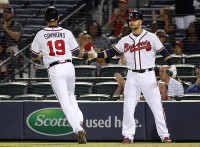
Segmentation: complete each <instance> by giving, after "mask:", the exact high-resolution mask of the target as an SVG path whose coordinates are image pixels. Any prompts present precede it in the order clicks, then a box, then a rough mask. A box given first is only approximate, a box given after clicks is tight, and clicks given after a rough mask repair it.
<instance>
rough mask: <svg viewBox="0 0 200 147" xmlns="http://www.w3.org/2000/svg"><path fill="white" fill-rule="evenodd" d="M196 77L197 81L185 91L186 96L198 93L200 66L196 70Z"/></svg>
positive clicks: (199, 87) (199, 90) (199, 91)
mask: <svg viewBox="0 0 200 147" xmlns="http://www.w3.org/2000/svg"><path fill="white" fill-rule="evenodd" d="M196 76H197V81H196V82H195V83H194V84H192V85H191V86H190V87H189V88H188V89H187V90H186V92H185V93H186V94H188V93H200V66H198V67H197V68H196Z"/></svg>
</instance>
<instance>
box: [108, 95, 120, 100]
mask: <svg viewBox="0 0 200 147" xmlns="http://www.w3.org/2000/svg"><path fill="white" fill-rule="evenodd" d="M119 99H120V95H113V96H112V97H111V98H110V101H118V100H119Z"/></svg>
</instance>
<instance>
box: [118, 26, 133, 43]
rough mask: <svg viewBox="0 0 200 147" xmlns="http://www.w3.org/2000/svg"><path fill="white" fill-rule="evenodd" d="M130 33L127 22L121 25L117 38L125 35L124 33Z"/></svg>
mask: <svg viewBox="0 0 200 147" xmlns="http://www.w3.org/2000/svg"><path fill="white" fill-rule="evenodd" d="M130 33H131V29H130V27H129V26H128V25H127V24H125V25H123V26H122V29H121V32H120V35H119V38H118V40H120V39H121V38H123V37H125V36H126V35H129V34H130Z"/></svg>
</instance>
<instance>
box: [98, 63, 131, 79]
mask: <svg viewBox="0 0 200 147" xmlns="http://www.w3.org/2000/svg"><path fill="white" fill-rule="evenodd" d="M127 71H128V69H127V67H126V66H124V65H108V66H104V67H102V68H101V69H100V76H101V77H114V74H115V73H121V75H122V76H123V77H125V76H126V75H127Z"/></svg>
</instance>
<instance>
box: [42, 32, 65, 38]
mask: <svg viewBox="0 0 200 147" xmlns="http://www.w3.org/2000/svg"><path fill="white" fill-rule="evenodd" d="M44 38H45V39H49V38H65V33H59V32H53V33H46V34H44Z"/></svg>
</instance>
